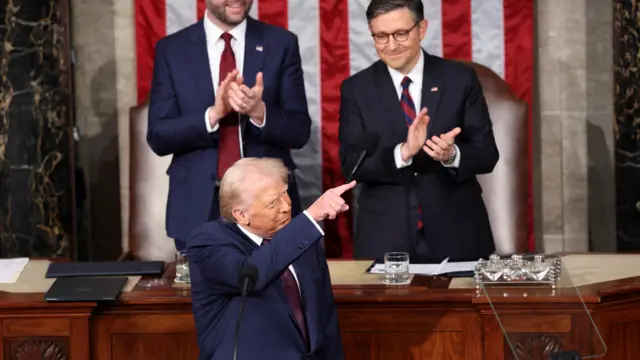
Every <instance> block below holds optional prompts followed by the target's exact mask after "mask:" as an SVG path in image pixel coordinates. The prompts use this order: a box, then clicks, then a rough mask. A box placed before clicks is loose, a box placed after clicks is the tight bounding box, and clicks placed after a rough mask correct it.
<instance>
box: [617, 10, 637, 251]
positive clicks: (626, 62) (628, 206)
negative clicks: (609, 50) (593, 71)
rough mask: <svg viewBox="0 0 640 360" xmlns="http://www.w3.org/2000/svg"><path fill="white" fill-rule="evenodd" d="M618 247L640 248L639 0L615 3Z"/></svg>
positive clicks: (624, 248)
mask: <svg viewBox="0 0 640 360" xmlns="http://www.w3.org/2000/svg"><path fill="white" fill-rule="evenodd" d="M614 15H615V23H614V25H615V26H614V42H615V47H614V49H615V50H614V52H615V55H614V69H615V70H614V71H615V84H616V87H615V150H616V157H615V162H616V215H617V236H618V237H617V240H618V251H634V252H635V251H640V35H639V33H640V22H638V19H640V3H639V2H636V1H630V0H616V1H615V7H614Z"/></svg>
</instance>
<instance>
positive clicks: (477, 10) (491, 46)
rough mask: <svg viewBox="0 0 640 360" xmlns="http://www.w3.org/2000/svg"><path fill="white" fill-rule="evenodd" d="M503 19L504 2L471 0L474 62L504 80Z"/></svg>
mask: <svg viewBox="0 0 640 360" xmlns="http://www.w3.org/2000/svg"><path fill="white" fill-rule="evenodd" d="M503 19H504V16H503V14H502V0H471V23H472V26H471V39H472V41H471V47H472V54H473V61H474V62H476V63H480V64H483V65H485V66H486V67H488V68H490V69H491V70H493V71H494V72H495V73H496V74H498V75H499V76H500V77H501V78H503V79H504V71H505V69H504V25H503Z"/></svg>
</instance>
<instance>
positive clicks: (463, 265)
mask: <svg viewBox="0 0 640 360" xmlns="http://www.w3.org/2000/svg"><path fill="white" fill-rule="evenodd" d="M477 263H478V262H477V261H460V262H449V258H446V259H444V261H443V262H441V263H440V264H409V273H410V274H420V275H440V274H447V273H453V272H459V271H473V270H474V269H475V267H476V264H477ZM369 272H370V273H372V274H384V273H385V269H384V264H375V265H374V266H373V267H372V268H371V270H370V271H369Z"/></svg>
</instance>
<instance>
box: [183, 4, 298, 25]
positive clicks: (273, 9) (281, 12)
mask: <svg viewBox="0 0 640 360" xmlns="http://www.w3.org/2000/svg"><path fill="white" fill-rule="evenodd" d="M183 1H184V0H183ZM288 8H289V7H288V5H287V0H266V1H263V2H261V3H260V4H259V6H258V19H260V20H262V21H264V22H266V23H269V24H271V25H276V26H280V27H283V28H285V29H286V28H287V23H288V19H287V17H288V13H289V11H288Z"/></svg>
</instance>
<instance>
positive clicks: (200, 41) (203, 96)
mask: <svg viewBox="0 0 640 360" xmlns="http://www.w3.org/2000/svg"><path fill="white" fill-rule="evenodd" d="M190 39H191V46H187V49H186V51H185V54H184V55H185V63H186V64H190V65H189V68H190V72H191V76H192V78H193V82H194V84H195V85H196V89H197V91H198V96H200V101H201V102H202V103H203V104H204V106H205V107H208V106H211V104H212V103H213V102H214V101H215V94H214V92H213V82H212V77H211V68H210V67H209V54H208V53H207V39H206V36H205V34H204V22H203V21H202V20H200V21H199V22H198V24H197V26H195V27H194V29H193V32H192V34H191V36H190Z"/></svg>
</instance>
